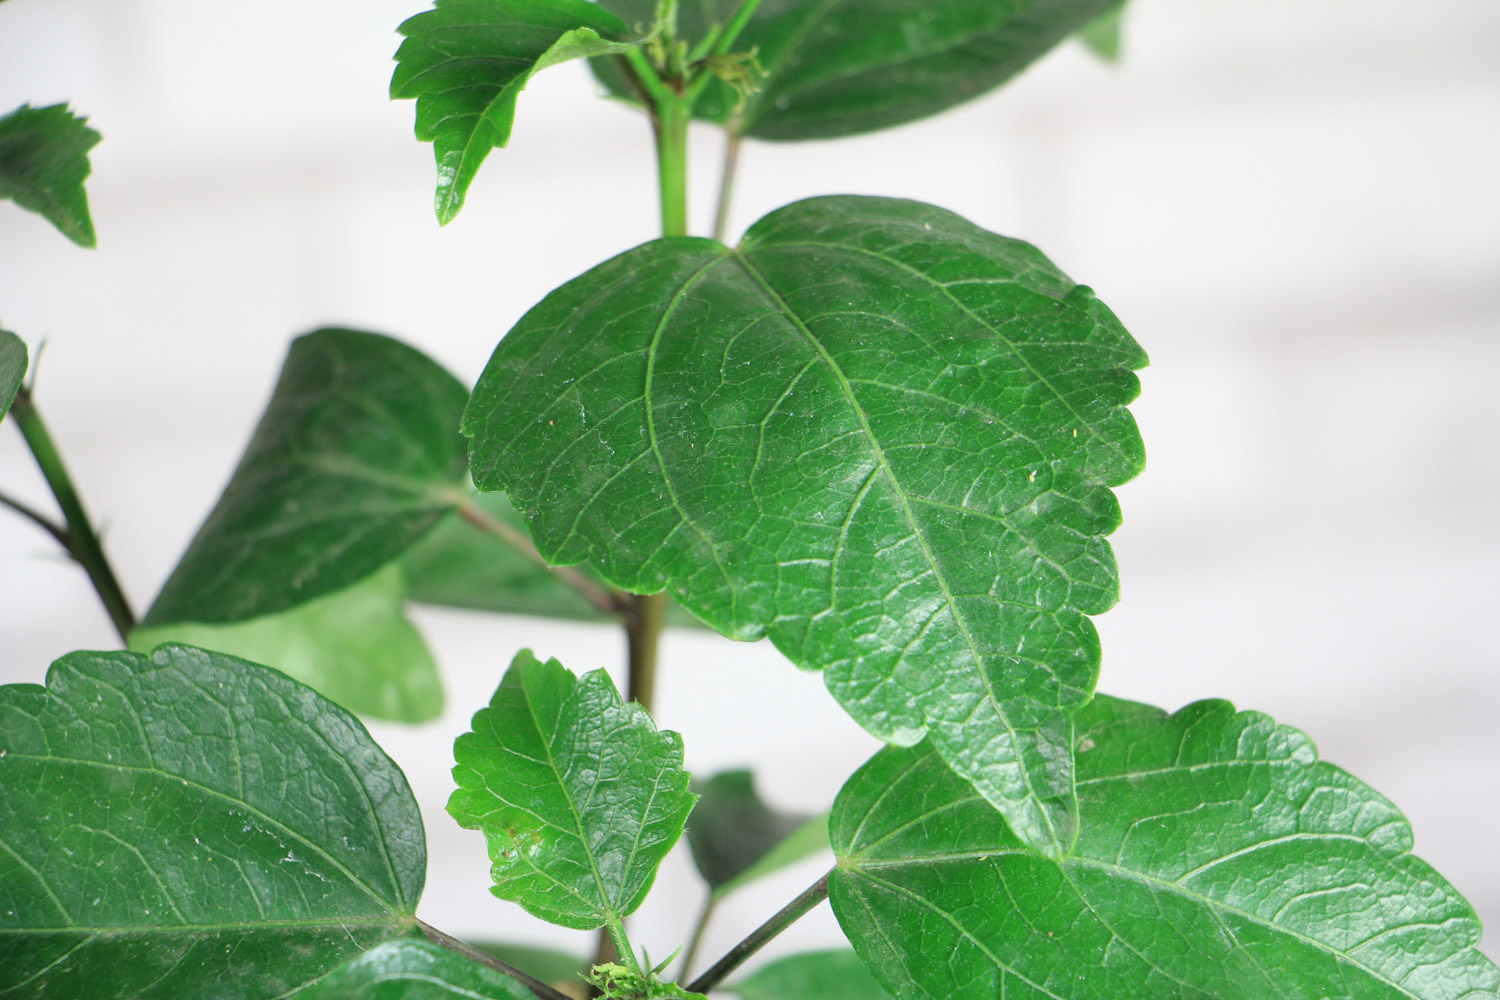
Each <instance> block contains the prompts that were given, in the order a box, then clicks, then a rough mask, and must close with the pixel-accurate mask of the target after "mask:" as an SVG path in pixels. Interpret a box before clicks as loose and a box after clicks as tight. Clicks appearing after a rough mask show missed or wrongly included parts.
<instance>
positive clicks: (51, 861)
mask: <svg viewBox="0 0 1500 1000" xmlns="http://www.w3.org/2000/svg"><path fill="white" fill-rule="evenodd" d="M0 831H3V834H0V845H3V846H0V969H3V970H4V977H3V978H4V982H3V984H0V985H3V986H4V987H6V988H7V989H5V995H6V996H23V997H47V998H49V1000H57V998H64V1000H66V998H79V1000H85V998H86V1000H115V998H120V1000H123V998H129V997H144V996H152V997H197V996H207V995H209V994H210V990H209V989H208V987H207V985H206V984H212V990H211V993H212V995H213V996H215V997H224V998H243V1000H262V998H265V997H272V996H285V995H289V994H290V993H292V992H294V991H296V990H297V989H299V988H301V987H302V986H304V985H306V984H308V983H311V982H314V981H316V980H318V979H320V978H321V977H322V976H324V975H325V974H326V973H328V972H329V971H330V970H331V969H333V968H335V967H336V966H338V965H339V964H340V963H342V962H344V961H345V960H347V959H348V958H350V957H352V956H354V955H358V954H360V953H362V952H363V951H365V950H366V949H368V948H371V947H373V946H375V945H377V944H379V943H380V942H382V941H385V940H387V939H390V938H394V937H400V936H402V935H405V934H408V933H410V932H411V931H412V930H413V928H414V927H415V921H414V918H413V916H412V914H413V911H414V910H415V907H416V905H417V898H418V896H420V895H421V892H422V880H423V876H424V873H425V871H426V867H427V853H426V845H425V843H424V840H423V835H422V823H421V818H420V817H419V815H418V813H417V804H416V802H415V801H414V800H413V798H412V795H411V791H410V790H409V789H408V787H407V785H406V780H405V778H403V777H402V775H401V772H400V771H399V770H398V769H397V768H396V765H395V764H393V763H392V762H391V761H390V759H389V758H388V757H386V755H385V754H384V753H383V752H382V751H381V750H380V748H379V747H377V746H376V745H375V743H374V742H373V741H372V740H371V739H370V736H369V734H368V733H367V732H366V731H365V729H364V727H363V726H362V725H360V723H359V722H358V720H356V719H355V718H354V717H353V716H351V715H349V714H348V713H347V712H345V711H344V710H342V709H340V708H339V707H338V706H336V705H333V704H332V703H330V702H328V701H326V700H324V699H323V698H321V697H319V696H318V695H317V694H315V693H314V692H313V691H312V690H311V689H309V688H306V687H304V686H302V685H301V684H298V683H296V682H295V681H293V680H291V679H290V678H287V677H285V676H283V675H282V674H279V673H277V672H276V671H274V670H269V669H267V668H265V667H261V666H257V665H256V664H252V663H247V662H245V661H243V660H238V659H235V658H234V657H229V656H222V655H219V654H215V653H207V652H204V651H202V650H197V649H191V648H188V647H185V646H163V647H161V648H160V649H158V650H156V651H155V652H154V653H153V654H152V655H151V656H149V657H147V656H142V655H140V654H137V653H126V652H115V653H73V654H71V655H69V656H66V657H64V658H63V659H61V660H59V661H57V662H56V663H55V664H53V666H52V669H51V671H50V672H49V673H48V675H47V686H46V687H45V688H41V687H37V686H35V685H29V684H16V685H10V686H7V687H3V688H0Z"/></svg>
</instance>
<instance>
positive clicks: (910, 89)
mask: <svg viewBox="0 0 1500 1000" xmlns="http://www.w3.org/2000/svg"><path fill="white" fill-rule="evenodd" d="M602 3H603V6H605V7H607V8H609V9H610V10H612V11H614V12H615V13H616V14H619V15H620V18H621V20H623V21H625V22H626V23H627V24H639V23H642V22H645V23H650V21H651V14H652V11H653V9H654V6H655V0H602ZM1118 3H1119V0H763V2H762V3H761V5H760V6H759V7H758V8H757V9H756V12H755V16H754V17H752V18H751V19H750V23H749V24H748V25H747V26H746V27H745V30H744V33H743V34H741V36H740V38H739V41H738V42H737V43H736V45H735V48H736V49H738V50H741V51H749V50H750V49H752V48H753V49H755V50H757V52H758V56H759V61H760V64H761V66H762V67H763V68H764V69H765V70H766V75H765V77H764V78H763V79H762V81H761V89H760V91H759V93H755V94H751V95H749V97H748V98H747V99H746V101H745V104H744V106H743V108H741V109H739V110H738V111H736V108H737V106H738V105H739V102H740V96H739V95H738V94H736V93H735V92H734V91H733V90H732V89H731V88H729V87H728V86H725V85H723V84H720V83H717V82H715V83H714V84H712V85H711V86H710V87H709V88H708V90H706V91H705V92H704V96H703V97H702V99H701V100H700V101H699V102H698V105H697V107H696V108H695V109H694V113H695V114H697V115H698V116H699V117H702V118H707V119H709V120H711V121H716V122H731V121H733V122H734V123H735V124H734V127H735V128H737V129H739V130H742V131H743V132H745V133H746V134H749V135H753V136H758V137H760V138H763V139H821V138H828V137H832V136H841V135H853V134H855V133H859V132H870V131H873V130H875V129H881V128H888V127H890V126H892V125H900V124H903V123H905V122H909V121H912V120H914V119H917V118H924V117H926V116H928V115H932V114H936V113H938V112H939V111H944V110H947V109H948V108H951V107H953V106H954V105H956V104H961V103H963V102H964V101H967V100H970V99H971V98H974V97H977V96H979V95H980V94H982V93H984V92H986V91H988V90H990V89H992V88H994V87H996V86H999V85H1000V84H1002V83H1004V82H1005V81H1006V80H1009V79H1010V78H1011V77H1013V76H1015V75H1016V74H1017V73H1019V72H1020V71H1021V70H1023V69H1025V68H1026V67H1027V66H1029V65H1030V64H1031V63H1032V62H1034V61H1035V60H1037V59H1038V58H1040V57H1041V56H1043V55H1045V54H1046V53H1047V52H1048V51H1049V50H1050V49H1051V48H1052V47H1053V46H1054V45H1056V44H1057V43H1058V42H1060V41H1062V40H1063V39H1065V38H1067V37H1068V36H1069V35H1071V34H1073V33H1074V32H1075V31H1077V30H1078V29H1080V28H1082V27H1083V26H1084V25H1087V24H1089V23H1090V22H1092V21H1094V20H1095V19H1096V18H1098V17H1100V16H1101V15H1103V14H1104V13H1105V12H1106V11H1108V10H1109V9H1110V8H1112V7H1114V6H1115V5H1116V4H1118ZM738 6H739V0H704V2H702V3H684V4H682V5H681V14H680V16H679V19H680V30H681V32H682V34H683V35H684V36H686V37H688V38H690V39H696V38H699V37H702V35H703V34H704V32H705V30H706V29H707V28H708V26H709V25H710V24H715V23H723V22H725V21H727V19H728V16H729V14H730V13H731V12H732V11H733V10H734V9H735V8H736V7H738ZM595 72H596V73H597V74H598V75H599V77H600V78H601V79H602V80H603V81H604V82H605V84H606V85H608V86H609V87H610V88H611V89H612V90H614V91H615V92H616V93H618V94H621V95H624V96H629V94H630V91H629V88H628V87H627V85H626V82H625V78H624V76H623V75H622V74H621V72H620V70H619V68H618V67H617V66H615V65H613V64H611V63H607V62H598V61H596V64H595Z"/></svg>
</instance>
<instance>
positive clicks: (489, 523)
mask: <svg viewBox="0 0 1500 1000" xmlns="http://www.w3.org/2000/svg"><path fill="white" fill-rule="evenodd" d="M458 516H459V517H460V518H462V519H463V522H464V523H465V524H467V525H469V526H470V527H471V528H474V529H475V530H477V531H481V532H483V533H484V534H486V535H489V536H490V537H492V538H498V539H499V540H500V541H502V542H504V543H505V544H507V545H509V546H510V547H511V548H513V549H515V550H516V551H517V552H519V553H521V555H523V556H525V557H526V558H527V559H529V560H530V561H531V562H533V563H535V564H536V565H538V566H540V567H542V568H543V569H545V570H547V571H548V572H549V573H551V574H552V575H553V576H556V577H557V578H558V579H559V580H561V581H562V582H563V583H565V584H567V585H568V586H569V587H572V588H573V589H574V590H575V591H577V592H578V593H579V594H580V595H581V596H582V597H583V599H584V600H586V601H588V602H589V603H590V604H592V605H593V606H594V607H595V608H597V609H598V610H599V611H601V612H603V613H604V614H606V615H614V616H616V617H618V616H621V615H625V614H627V613H628V611H629V609H628V607H627V605H626V596H625V595H624V594H621V593H619V592H618V591H612V590H606V589H605V588H604V587H601V586H599V585H598V584H597V583H595V582H594V581H593V580H590V579H589V578H588V577H586V576H584V575H583V574H582V573H580V572H578V570H576V569H574V568H573V567H571V566H553V565H551V564H550V563H548V562H547V560H546V559H544V558H542V554H541V553H540V552H538V551H537V550H536V546H535V545H533V544H531V539H529V538H527V537H526V534H525V532H522V531H517V530H516V529H515V528H513V527H511V526H510V525H508V524H506V523H505V522H504V521H502V520H500V519H499V518H497V517H494V516H493V515H491V514H490V512H489V511H487V510H485V509H484V508H483V507H480V506H479V505H478V504H476V503H474V502H473V501H472V500H470V499H468V498H467V497H465V498H463V499H462V500H460V501H459V503H458Z"/></svg>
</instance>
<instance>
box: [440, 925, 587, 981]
mask: <svg viewBox="0 0 1500 1000" xmlns="http://www.w3.org/2000/svg"><path fill="white" fill-rule="evenodd" d="M417 925H418V926H419V927H421V928H422V933H423V934H425V935H426V936H427V940H429V941H431V942H432V943H433V944H435V945H440V946H442V947H444V948H447V949H448V950H449V951H456V952H458V953H459V954H460V955H462V956H464V957H465V958H468V959H472V960H473V961H475V962H478V963H479V964H480V965H486V966H489V967H490V968H491V969H494V970H495V971H496V972H499V973H503V974H504V975H507V976H509V977H510V978H512V979H514V980H516V981H517V982H519V983H520V984H521V985H522V986H525V987H526V988H527V989H529V990H530V991H531V992H533V993H535V994H536V995H537V996H538V997H540V998H541V1000H572V997H570V996H568V995H567V994H566V993H564V992H562V991H561V990H556V989H553V988H552V987H551V986H548V985H547V984H546V983H544V982H542V981H541V980H540V979H537V978H536V977H535V976H528V975H527V974H526V973H524V972H522V971H521V970H520V969H518V968H516V967H515V966H514V965H510V964H509V963H507V962H502V961H500V959H498V958H496V957H495V956H494V955H491V954H488V953H486V952H483V951H480V950H479V949H478V948H476V947H474V946H473V945H471V944H468V943H467V942H464V941H460V940H459V939H458V938H456V937H454V936H453V935H451V934H445V933H443V932H442V931H440V930H438V929H437V928H436V927H434V926H432V925H431V924H429V923H426V922H424V921H421V920H418V921H417Z"/></svg>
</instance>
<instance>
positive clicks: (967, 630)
mask: <svg viewBox="0 0 1500 1000" xmlns="http://www.w3.org/2000/svg"><path fill="white" fill-rule="evenodd" d="M1145 363H1146V357H1145V354H1144V353H1143V352H1142V351H1141V349H1140V348H1139V347H1138V346H1137V345H1136V343H1135V341H1134V340H1133V339H1131V337H1130V335H1129V334H1128V333H1126V331H1125V329H1124V328H1123V327H1122V326H1121V325H1120V323H1119V321H1118V320H1117V319H1116V318H1115V317H1114V315H1113V314H1112V313H1111V312H1110V311H1109V310H1108V309H1107V308H1105V307H1104V305H1103V304H1102V303H1100V302H1099V301H1098V300H1097V299H1096V298H1095V297H1094V295H1093V293H1092V292H1091V291H1090V290H1089V289H1087V288H1085V287H1083V286H1080V285H1075V284H1074V283H1073V282H1072V281H1071V280H1069V279H1068V278H1067V276H1066V275H1064V274H1063V273H1062V272H1061V271H1059V270H1058V269H1057V268H1056V267H1055V266H1053V264H1052V263H1051V262H1050V261H1048V260H1047V258H1046V257H1044V256H1043V255H1042V254H1041V253H1040V252H1039V251H1037V250H1036V249H1035V248H1034V247H1032V246H1030V245H1028V244H1026V243H1022V242H1020V241H1018V240H1011V239H1006V238H1004V237H1001V236H997V235H995V234H994V233H989V232H986V231H985V230H983V229H980V228H979V227H978V226H975V225H973V224H972V223H970V222H967V221H965V220H963V219H961V218H959V217H958V216H956V215H953V214H952V213H950V212H945V211H943V210H942V209H938V208H934V207H932V206H930V205H922V204H919V203H917V202H910V201H897V200H894V199H886V198H858V197H835V198H815V199H811V200H808V201H803V202H798V203H797V204H794V205H791V206H788V207H786V208H783V209H780V210H779V211H776V212H773V213H772V214H771V215H768V216H766V217H765V218H764V219H762V220H760V222H758V223H756V224H755V226H753V227H752V228H751V229H750V231H749V232H748V233H747V234H746V236H745V239H744V241H743V242H742V243H741V245H740V247H739V248H738V249H730V248H729V247H726V246H723V245H721V244H719V243H717V242H714V241H711V240H700V239H689V238H685V237H680V238H672V239H663V240H656V241H654V242H651V243H647V244H645V245H644V246H641V247H637V248H636V249H634V250H631V251H629V252H627V253H625V254H622V255H620V256H618V257H616V258H614V259H613V260H611V261H607V262H606V263H604V264H601V265H600V266H599V267H597V268H595V269H593V270H592V271H590V272H588V273H587V274H585V275H583V276H582V277H579V278H576V279H574V280H573V281H571V282H569V283H568V284H566V285H564V286H563V287H562V288H560V289H558V290H557V291H555V292H553V293H552V294H551V295H549V296H548V297H547V298H546V299H544V300H543V301H542V303H541V304H540V305H538V306H536V307H535V308H533V309H532V310H531V311H530V312H529V313H527V314H526V316H524V317H523V318H522V319H521V321H520V322H519V323H518V324H517V325H516V327H515V328H514V329H513V330H512V331H511V332H510V333H509V334H508V335H507V336H506V337H505V339H504V340H502V341H501V342H500V345H499V346H498V347H497V348H496V350H495V353H494V355H493V356H492V357H491V359H490V362H489V365H488V367H487V368H486V369H485V372H484V374H483V375H482V376H481V377H480V380H479V383H478V385H477V386H476V387H475V390H474V396H473V399H472V400H471V401H470V404H469V408H468V410H467V411H465V414H464V425H463V429H464V433H466V434H468V435H470V436H471V437H472V438H473V445H472V449H471V454H470V458H471V463H472V470H473V474H474V481H475V482H476V483H477V484H478V486H479V488H481V489H486V490H493V489H504V490H506V491H507V492H508V493H509V495H510V497H511V500H512V502H514V503H515V504H516V506H517V507H518V508H519V509H520V510H522V511H523V512H524V513H526V514H527V515H528V520H529V524H530V528H531V532H532V538H533V539H534V540H535V542H536V545H537V548H538V549H539V550H540V551H541V553H542V555H544V556H545V557H546V558H547V559H549V560H550V561H551V562H553V563H555V564H560V565H562V564H572V563H578V562H581V561H584V560H588V561H589V562H591V563H592V564H593V565H594V567H595V568H596V569H597V570H598V571H599V573H600V574H601V575H602V576H603V577H604V578H605V579H606V580H608V581H610V582H611V583H612V584H614V585H615V586H617V587H621V588H623V589H625V590H629V591H632V592H635V593H653V592H656V591H659V590H661V589H663V587H670V588H671V589H672V591H673V593H674V595H675V596H676V597H677V598H678V599H679V600H680V601H681V602H682V603H683V605H684V606H685V607H686V608H687V609H688V610H689V611H691V612H692V613H693V614H695V615H697V616H698V617H699V618H701V619H702V620H703V621H705V622H707V623H708V624H709V625H711V626H712V627H714V628H715V629H718V630H719V631H720V632H723V633H724V634H725V635H728V636H731V637H732V638H736V639H756V638H759V637H761V636H762V635H769V636H770V638H771V641H772V642H774V643H775V644H776V646H777V648H779V649H780V650H781V651H782V652H783V653H785V654H786V655H787V656H788V657H789V658H790V659H791V660H793V661H794V662H795V663H797V664H799V665H800V666H803V667H807V668H811V669H821V670H823V672H824V679H825V681H826V683H827V684H828V687H829V689H830V690H831V691H832V692H833V694H834V696H835V697H836V698H837V699H838V700H839V701H840V702H841V703H842V704H843V705H844V707H845V708H847V709H848V710H849V712H850V713H851V714H852V715H853V716H854V717H855V719H857V720H858V721H859V722H860V723H861V724H862V725H863V726H865V728H867V729H868V730H869V731H870V732H872V733H874V734H875V735H876V736H878V737H880V738H882V739H885V740H887V741H889V742H893V743H898V744H912V743H915V742H917V741H918V740H920V739H921V738H922V736H923V734H924V733H926V732H927V731H929V729H930V730H931V732H932V737H933V740H934V742H935V743H936V744H937V746H938V748H939V750H940V752H941V753H942V754H943V756H944V758H945V759H946V760H947V761H948V763H949V764H950V766H952V767H954V768H955V769H957V770H958V771H959V772H960V773H961V774H963V775H964V777H966V778H968V779H969V780H970V781H973V782H975V783H976V784H977V786H978V787H979V788H980V790H981V792H982V793H983V794H984V795H985V797H986V798H988V799H989V800H990V801H991V802H992V803H994V804H995V806H996V807H997V808H999V809H1001V810H1002V811H1004V812H1005V814H1006V816H1007V818H1008V819H1009V820H1010V821H1011V822H1012V823H1013V824H1014V825H1015V827H1016V829H1017V830H1018V831H1020V832H1021V833H1022V836H1023V837H1024V838H1025V839H1026V840H1027V842H1028V843H1030V844H1033V845H1034V846H1036V847H1038V848H1039V849H1041V850H1043V851H1047V852H1050V853H1052V854H1060V853H1062V852H1063V851H1065V850H1066V849H1067V847H1068V846H1069V845H1070V844H1071V843H1072V840H1073V837H1074V834H1075V830H1074V824H1075V809H1076V804H1075V800H1074V798H1073V790H1072V773H1071V769H1072V765H1071V754H1070V751H1069V747H1070V746H1071V723H1070V721H1069V716H1068V714H1067V711H1066V709H1067V708H1068V707H1070V706H1074V705H1077V704H1080V703H1082V702H1084V701H1086V700H1087V699H1088V697H1089V695H1090V693H1091V692H1092V690H1093V686H1094V681H1095V678H1096V676H1097V672H1098V664H1099V643H1098V636H1097V634H1096V633H1095V631H1094V628H1093V625H1092V623H1090V622H1089V620H1088V618H1087V617H1086V616H1087V615H1091V614H1099V613H1101V612H1103V611H1105V610H1107V609H1108V608H1109V607H1110V606H1111V605H1112V604H1113V603H1114V602H1115V599H1116V594H1117V591H1118V579H1117V575H1116V570H1115V562H1114V556H1113V553H1112V552H1111V551H1110V548H1109V545H1108V544H1107V542H1105V540H1104V538H1105V536H1106V535H1108V534H1109V533H1110V532H1111V531H1113V530H1114V529H1115V527H1116V526H1117V525H1118V524H1119V521H1120V511H1119V506H1118V503H1117V502H1116V500H1115V497H1114V495H1113V494H1112V493H1111V492H1110V490H1109V487H1110V486H1114V485H1118V484H1120V483H1123V482H1125V481H1126V480H1128V479H1130V478H1131V477H1132V476H1134V475H1135V474H1136V473H1137V472H1139V471H1140V469H1141V468H1142V466H1143V464H1144V461H1145V457H1144V449H1143V447H1142V445H1141V441H1140V437H1139V434H1138V433H1137V431H1136V428H1135V424H1134V422H1133V420H1132V419H1131V417H1130V414H1129V413H1128V412H1127V411H1126V410H1125V404H1127V403H1129V402H1130V401H1131V400H1132V399H1134V398H1135V395H1136V393H1137V391H1138V388H1139V382H1138V380H1137V379H1136V377H1135V375H1134V374H1132V372H1131V370H1132V369H1134V368H1139V367H1141V366H1142V365H1144V364H1145Z"/></svg>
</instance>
